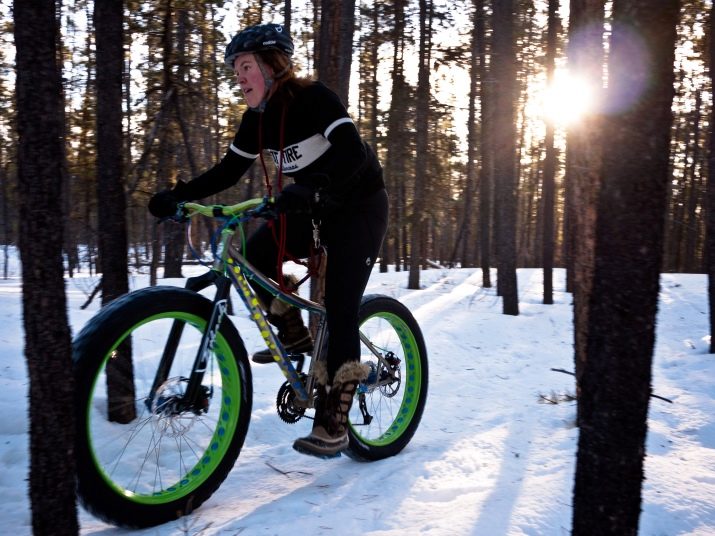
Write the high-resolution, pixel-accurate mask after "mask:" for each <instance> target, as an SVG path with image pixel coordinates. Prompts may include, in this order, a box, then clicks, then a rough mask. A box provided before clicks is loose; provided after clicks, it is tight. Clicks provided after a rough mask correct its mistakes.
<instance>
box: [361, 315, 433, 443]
mask: <svg viewBox="0 0 715 536" xmlns="http://www.w3.org/2000/svg"><path fill="white" fill-rule="evenodd" d="M372 318H381V319H383V320H386V321H387V322H388V323H389V324H390V325H391V326H392V328H393V329H394V330H395V333H396V334H397V336H398V339H399V341H400V345H401V348H402V356H403V361H404V375H405V377H404V378H403V391H404V396H403V398H402V402H401V404H400V407H399V409H398V410H397V412H396V415H395V418H394V420H393V421H392V423H391V424H390V426H389V427H388V428H387V430H385V431H384V432H383V433H382V434H381V435H379V436H378V437H375V438H372V439H370V438H366V437H364V436H362V435H361V434H360V432H359V428H360V427H356V426H353V425H352V423H351V424H350V427H351V429H352V431H353V433H354V434H355V435H356V436H357V437H359V438H360V441H362V442H363V443H365V444H366V445H369V446H373V447H380V446H385V445H389V444H391V443H393V442H394V441H395V440H397V438H399V437H400V436H401V435H402V434H403V433H404V432H405V431H406V430H407V429H408V427H409V426H410V423H411V422H412V418H413V417H414V415H415V411H416V410H417V408H418V406H419V400H420V393H421V388H422V362H421V360H420V350H419V346H418V344H417V341H416V340H415V336H414V334H413V333H412V330H411V329H410V327H409V326H408V325H407V323H406V322H405V321H404V320H402V319H401V318H400V317H399V316H397V315H396V314H393V313H387V312H380V313H375V314H373V315H370V316H369V317H367V318H366V319H365V320H364V321H363V324H364V323H365V322H367V321H368V320H370V319H372Z"/></svg>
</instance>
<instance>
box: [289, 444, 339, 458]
mask: <svg viewBox="0 0 715 536" xmlns="http://www.w3.org/2000/svg"><path fill="white" fill-rule="evenodd" d="M293 450H295V451H296V452H300V453H301V454H306V455H308V456H313V457H314V458H320V459H321V460H332V459H335V458H340V457H341V456H342V455H343V451H342V450H339V451H337V452H334V453H327V452H320V451H315V450H312V449H310V448H308V447H307V446H305V445H302V444H300V443H293Z"/></svg>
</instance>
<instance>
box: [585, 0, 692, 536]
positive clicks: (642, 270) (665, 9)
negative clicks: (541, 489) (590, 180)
mask: <svg viewBox="0 0 715 536" xmlns="http://www.w3.org/2000/svg"><path fill="white" fill-rule="evenodd" d="M678 12H679V2H678V0H667V1H665V0H664V1H663V2H660V4H659V8H658V9H657V10H655V9H653V6H652V3H651V2H650V1H649V0H629V1H623V2H622V3H615V4H614V13H613V15H614V24H613V28H614V30H613V34H612V37H611V42H610V51H611V54H610V58H609V65H608V67H609V69H608V72H609V80H610V82H609V90H608V99H607V106H612V107H613V108H611V110H612V115H610V116H608V118H607V119H606V120H605V124H604V128H605V131H606V132H608V136H607V137H604V139H603V171H602V183H601V190H600V193H599V196H598V218H597V223H596V242H595V256H594V259H595V263H594V271H593V283H592V289H591V293H590V296H589V297H588V304H589V309H588V318H589V325H588V339H587V341H586V356H587V357H586V366H585V368H584V370H583V374H582V377H581V393H580V397H579V408H580V409H579V417H580V434H579V442H578V455H577V463H576V475H575V485H574V498H573V505H574V512H573V534H574V535H575V536H581V535H589V536H590V535H592V534H599V535H614V536H615V535H618V536H627V535H633V536H635V535H636V534H637V533H638V522H639V516H640V510H641V485H642V481H643V461H644V456H645V438H646V432H647V416H648V402H649V398H650V393H651V365H652V356H653V347H654V343H655V323H656V309H657V303H658V292H659V276H660V268H661V262H662V257H663V255H662V247H663V239H664V226H665V225H664V224H665V211H666V206H667V203H666V195H667V182H668V177H669V171H668V154H669V152H668V147H669V142H670V127H671V123H672V112H671V106H672V101H673V78H674V77H673V61H674V56H675V53H674V51H675V35H676V34H675V29H676V23H677V20H678ZM634 30H635V33H636V34H637V35H639V37H640V38H641V39H642V41H641V43H642V45H643V46H644V50H645V54H643V55H641V56H639V57H634V54H633V48H632V46H631V45H632V41H630V40H629V36H630V35H633V32H634ZM634 62H636V63H637V64H638V67H639V68H634ZM646 75H647V81H648V84H645V82H646V79H645V76H646ZM633 88H643V91H642V93H641V95H640V98H638V99H637V100H636V101H635V102H632V104H631V106H630V107H629V108H625V109H623V108H620V109H619V111H616V107H619V106H621V104H622V102H623V99H624V97H626V96H627V95H632V91H633ZM634 154H637V155H639V158H632V155H634ZM636 282H637V284H636Z"/></svg>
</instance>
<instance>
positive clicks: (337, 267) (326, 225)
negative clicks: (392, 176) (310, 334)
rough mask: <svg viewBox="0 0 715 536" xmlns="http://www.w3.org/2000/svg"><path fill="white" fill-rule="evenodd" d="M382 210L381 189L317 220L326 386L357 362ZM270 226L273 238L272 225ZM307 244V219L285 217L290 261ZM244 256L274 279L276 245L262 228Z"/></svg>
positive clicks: (305, 251) (383, 226) (266, 299)
mask: <svg viewBox="0 0 715 536" xmlns="http://www.w3.org/2000/svg"><path fill="white" fill-rule="evenodd" d="M387 206H388V205H387V194H386V192H385V190H379V191H377V192H375V193H374V194H371V195H370V196H368V197H366V198H365V199H362V200H359V201H357V202H353V203H352V204H351V205H350V206H347V207H344V209H341V210H340V211H338V213H337V214H334V215H331V216H330V217H329V218H325V219H323V220H322V221H321V225H320V241H321V243H322V244H324V245H325V246H326V247H327V250H328V266H327V270H326V274H325V309H326V313H327V322H328V333H329V336H328V357H327V365H328V377H329V380H330V381H331V382H332V379H333V377H334V376H335V372H336V371H337V370H338V369H339V368H340V366H341V365H342V364H343V363H346V362H348V361H356V360H358V359H360V336H359V332H358V328H359V326H358V310H359V308H360V300H361V299H362V295H363V292H364V291H365V287H366V286H367V281H368V279H369V277H370V272H371V271H372V267H373V265H374V264H375V259H376V258H377V256H378V253H379V251H380V247H381V246H382V240H383V238H384V236H385V231H386V230H387ZM274 225H275V226H276V235H277V233H278V231H279V230H278V225H279V223H278V221H276V222H274ZM312 242H313V225H312V218H311V217H310V216H306V215H298V214H290V215H288V216H287V217H286V249H287V251H288V252H289V253H290V254H291V255H293V256H294V257H298V258H305V257H307V256H308V255H309V252H310V245H311V243H312ZM246 253H247V255H246V258H247V259H248V261H249V262H250V263H251V264H253V265H254V266H255V267H256V268H258V269H259V270H260V271H261V272H263V273H265V274H266V275H268V276H269V277H271V278H274V279H275V278H276V276H277V274H276V272H277V254H278V246H277V244H276V241H275V239H274V238H273V230H272V229H270V228H269V224H268V223H264V224H263V225H261V226H260V227H259V228H258V229H257V230H256V232H255V233H253V234H252V235H251V237H250V238H249V239H248V243H247V245H246ZM254 288H255V290H256V293H257V294H258V296H259V298H260V299H261V300H262V301H263V303H265V304H270V302H271V299H272V296H271V295H270V294H269V293H268V292H266V291H265V290H263V289H262V288H260V287H258V285H255V286H254Z"/></svg>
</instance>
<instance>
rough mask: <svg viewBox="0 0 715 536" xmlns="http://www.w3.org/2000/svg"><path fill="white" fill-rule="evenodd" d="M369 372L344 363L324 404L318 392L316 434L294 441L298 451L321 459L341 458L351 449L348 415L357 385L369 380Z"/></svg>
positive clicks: (294, 446) (314, 425) (367, 369)
mask: <svg viewBox="0 0 715 536" xmlns="http://www.w3.org/2000/svg"><path fill="white" fill-rule="evenodd" d="M369 371H370V369H369V367H368V366H367V365H364V364H361V363H360V362H358V361H349V362H347V363H343V365H342V366H341V367H340V368H339V369H338V371H337V372H336V374H335V378H334V379H333V383H332V384H331V385H330V386H328V387H325V395H324V396H325V402H324V404H323V402H322V401H321V399H320V397H321V393H320V390H319V391H318V398H317V399H316V403H315V421H313V430H312V431H311V432H310V434H309V435H308V436H306V437H301V438H299V439H296V440H295V442H294V443H293V448H294V449H295V450H297V451H298V452H301V453H303V454H309V455H311V456H317V457H318V458H334V457H336V456H340V453H341V452H342V451H343V450H345V449H346V448H347V446H348V414H349V413H350V407H351V406H352V403H353V397H354V396H355V391H356V390H357V387H358V384H359V383H360V382H361V381H363V380H365V379H366V378H367V376H368V373H369ZM326 376H327V374H326ZM316 379H317V375H316Z"/></svg>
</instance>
